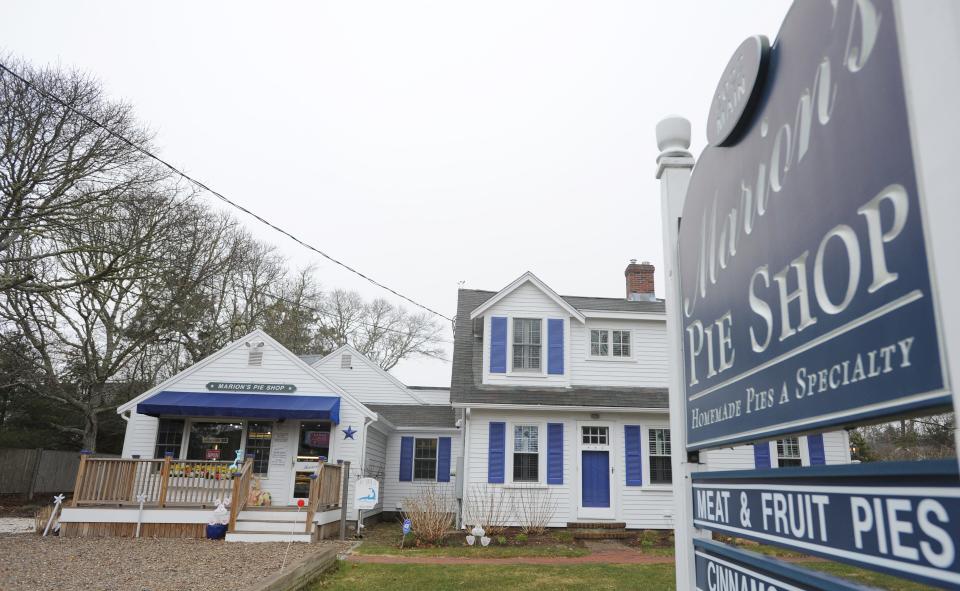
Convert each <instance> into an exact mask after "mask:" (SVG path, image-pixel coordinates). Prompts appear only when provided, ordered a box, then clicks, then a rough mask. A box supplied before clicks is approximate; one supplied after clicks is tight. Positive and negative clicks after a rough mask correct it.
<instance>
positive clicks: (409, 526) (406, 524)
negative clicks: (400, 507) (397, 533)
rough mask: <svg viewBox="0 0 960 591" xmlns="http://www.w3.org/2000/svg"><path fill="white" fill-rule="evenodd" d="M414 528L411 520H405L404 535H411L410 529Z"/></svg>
mask: <svg viewBox="0 0 960 591" xmlns="http://www.w3.org/2000/svg"><path fill="white" fill-rule="evenodd" d="M411 527H413V526H412V524H411V523H410V520H409V519H404V520H403V535H407V534H408V533H410V528H411Z"/></svg>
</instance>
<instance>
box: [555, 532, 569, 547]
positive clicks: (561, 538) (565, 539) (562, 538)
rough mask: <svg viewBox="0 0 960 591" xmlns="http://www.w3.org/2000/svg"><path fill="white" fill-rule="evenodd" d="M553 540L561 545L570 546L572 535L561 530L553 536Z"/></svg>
mask: <svg viewBox="0 0 960 591" xmlns="http://www.w3.org/2000/svg"><path fill="white" fill-rule="evenodd" d="M553 537H554V539H555V540H557V541H558V542H560V543H562V544H570V543H572V542H573V533H571V532H568V531H566V530H561V531H558V532H556V533H555V534H553Z"/></svg>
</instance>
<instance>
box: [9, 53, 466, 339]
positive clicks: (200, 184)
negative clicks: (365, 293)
mask: <svg viewBox="0 0 960 591" xmlns="http://www.w3.org/2000/svg"><path fill="white" fill-rule="evenodd" d="M0 69H2V70H4V71H5V72H7V73H9V74H10V75H11V76H13V77H14V78H16V79H17V80H19V81H21V82H23V83H24V84H26V85H27V86H29V87H30V88H31V89H32V90H33V91H34V92H36V93H37V94H39V95H40V96H42V97H44V98H46V99H49V100H52V101H55V102H56V103H58V104H60V105H61V106H62V107H63V108H65V109H67V110H69V111H72V112H74V113H76V114H77V115H79V116H80V117H82V118H83V119H85V120H86V121H88V122H90V123H92V124H94V125H96V126H97V127H99V128H100V129H103V130H104V131H106V132H107V133H108V134H110V135H112V136H113V137H115V138H117V139H118V140H120V141H122V142H123V143H125V144H127V145H128V146H130V147H131V148H133V149H134V150H136V151H138V152H140V153H141V154H144V155H145V156H147V157H149V158H152V159H154V160H156V161H157V162H159V163H160V164H162V165H164V166H165V167H167V168H169V169H170V170H171V171H172V172H173V173H174V174H177V175H179V176H180V177H181V178H183V179H186V180H187V181H189V182H191V183H193V184H194V185H196V186H198V187H200V188H201V189H203V190H204V191H207V192H208V193H210V194H212V195H214V196H215V197H217V198H218V199H220V200H221V201H223V202H224V203H227V204H228V205H230V206H231V207H234V208H235V209H238V210H240V211H242V212H243V213H245V214H247V215H249V216H250V217H252V218H254V219H255V220H257V221H259V222H260V223H262V224H264V225H266V226H268V227H270V228H272V229H273V230H276V231H277V232H280V233H281V234H283V235H284V236H286V237H288V238H290V239H291V240H293V241H294V242H296V243H297V244H299V245H301V246H303V247H304V248H307V249H309V250H312V251H313V252H315V253H317V254H319V255H320V256H322V257H323V258H325V259H327V260H329V261H330V262H332V263H335V264H337V265H339V266H341V267H343V268H344V269H346V270H347V271H350V272H351V273H353V274H354V275H357V276H358V277H361V278H363V279H365V280H367V281H369V282H370V283H372V284H373V285H376V286H377V287H379V288H381V289H385V290H387V291H389V292H390V293H392V294H393V295H395V296H397V297H399V298H402V299H404V300H406V301H408V302H410V303H411V304H413V305H414V306H417V307H418V308H422V309H424V310H426V311H427V312H430V313H431V314H436V315H437V316H439V317H441V318H443V319H445V320H448V321H450V322H453V318H450V317H449V316H447V315H445V314H441V313H440V312H437V311H436V310H434V309H433V308H430V307H429V306H426V305H424V304H421V303H420V302H418V301H416V300H414V299H412V298H409V297H407V296H405V295H403V294H402V293H400V292H398V291H396V290H395V289H393V288H391V287H388V286H386V285H384V284H383V283H380V282H379V281H377V280H376V279H373V278H372V277H369V276H368V275H365V274H363V273H361V272H360V271H358V270H356V269H354V268H353V267H351V266H350V265H348V264H346V263H344V262H342V261H339V260H337V259H335V258H333V257H332V256H330V255H328V254H327V253H325V252H323V251H322V250H320V249H319V248H317V247H315V246H312V245H310V244H308V243H306V242H304V241H303V240H301V239H300V238H297V237H296V236H294V235H293V234H291V233H290V232H288V231H286V230H284V229H283V228H281V227H280V226H277V225H275V224H273V223H271V222H269V221H267V220H266V219H265V218H263V217H261V216H260V215H258V214H256V213H254V212H252V211H250V210H249V209H247V208H246V207H244V206H242V205H240V204H239V203H236V202H234V201H231V200H230V199H229V198H227V196H225V195H223V194H222V193H220V192H218V191H214V190H213V189H211V188H210V187H208V186H207V185H206V184H205V183H203V182H201V181H199V180H197V179H195V178H193V177H192V176H190V175H188V174H187V173H185V172H182V171H181V170H180V169H178V168H177V167H175V166H174V165H172V164H170V163H169V162H167V161H166V160H164V159H163V158H160V157H159V156H157V155H155V154H153V153H151V152H150V151H149V150H147V149H145V148H143V147H141V146H138V145H137V144H135V143H133V142H132V141H130V140H128V139H127V138H125V137H124V136H122V135H120V134H119V133H117V132H115V131H113V130H112V129H110V128H108V127H107V126H106V125H104V124H102V123H100V122H99V121H97V120H96V119H94V118H93V117H90V116H89V115H87V114H86V113H83V112H81V111H79V110H77V109H75V108H74V107H72V106H70V105H68V104H67V103H66V101H64V100H63V99H61V98H60V97H58V96H56V95H54V94H51V93H49V92H47V91H45V90H43V89H41V88H38V87H37V86H36V85H34V84H33V83H32V82H31V81H29V80H27V79H26V78H24V77H23V76H20V75H19V74H17V73H16V72H14V71H13V70H11V69H10V68H8V67H7V66H6V64H4V63H3V62H0Z"/></svg>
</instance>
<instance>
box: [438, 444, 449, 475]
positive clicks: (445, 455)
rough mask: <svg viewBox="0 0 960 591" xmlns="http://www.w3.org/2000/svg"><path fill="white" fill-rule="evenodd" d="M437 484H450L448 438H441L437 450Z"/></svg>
mask: <svg viewBox="0 0 960 591" xmlns="http://www.w3.org/2000/svg"><path fill="white" fill-rule="evenodd" d="M437 482H450V438H449V437H441V438H440V439H439V446H438V449H437Z"/></svg>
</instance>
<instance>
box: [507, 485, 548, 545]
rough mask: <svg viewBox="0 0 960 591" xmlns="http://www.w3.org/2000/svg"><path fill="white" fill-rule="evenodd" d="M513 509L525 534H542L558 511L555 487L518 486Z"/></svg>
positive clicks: (515, 491)
mask: <svg viewBox="0 0 960 591" xmlns="http://www.w3.org/2000/svg"><path fill="white" fill-rule="evenodd" d="M513 511H514V514H515V515H516V516H517V521H518V522H519V524H520V530H521V531H522V532H523V533H525V534H532V535H535V536H539V535H542V534H543V532H545V531H546V530H547V526H548V525H549V524H550V521H551V520H552V519H553V516H554V514H556V512H557V503H556V501H555V500H554V498H553V489H549V488H518V489H515V490H514V496H513Z"/></svg>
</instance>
